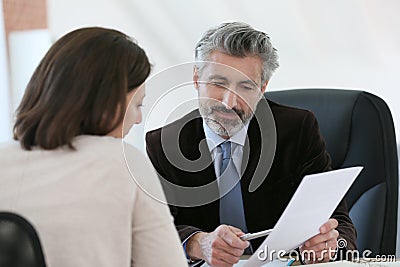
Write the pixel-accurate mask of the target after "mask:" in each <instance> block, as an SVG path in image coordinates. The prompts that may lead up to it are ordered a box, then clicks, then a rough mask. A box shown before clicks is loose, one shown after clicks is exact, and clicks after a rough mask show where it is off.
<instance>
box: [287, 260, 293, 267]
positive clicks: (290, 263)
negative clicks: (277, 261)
mask: <svg viewBox="0 0 400 267" xmlns="http://www.w3.org/2000/svg"><path fill="white" fill-rule="evenodd" d="M294 261H295V259H290V260H289V262H288V264H287V265H286V266H292V264H293V262H294Z"/></svg>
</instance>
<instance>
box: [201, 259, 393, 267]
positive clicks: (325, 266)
mask: <svg viewBox="0 0 400 267" xmlns="http://www.w3.org/2000/svg"><path fill="white" fill-rule="evenodd" d="M245 263H246V260H240V261H239V262H238V263H237V264H235V265H234V267H242V266H244V264H245ZM286 264H287V262H282V261H273V262H270V263H267V264H265V265H263V267H283V266H286ZM300 266H309V267H361V266H363V267H386V266H387V267H394V266H398V267H400V261H399V260H397V261H396V262H384V261H380V262H377V261H363V262H349V261H335V262H327V263H319V264H309V265H300ZM201 267H210V266H209V265H208V264H206V263H205V264H203V265H202V266H201Z"/></svg>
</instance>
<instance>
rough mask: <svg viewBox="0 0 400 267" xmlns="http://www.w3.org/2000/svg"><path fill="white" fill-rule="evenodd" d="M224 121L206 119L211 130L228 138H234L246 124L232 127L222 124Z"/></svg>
mask: <svg viewBox="0 0 400 267" xmlns="http://www.w3.org/2000/svg"><path fill="white" fill-rule="evenodd" d="M222 121H224V120H217V119H214V118H208V119H206V124H207V126H208V127H210V129H211V130H212V131H213V132H214V133H216V134H218V135H220V136H228V137H232V136H234V135H235V134H236V133H237V132H239V131H240V130H241V129H242V128H243V127H244V124H243V123H242V122H240V123H237V122H236V124H234V125H232V124H229V123H226V122H222Z"/></svg>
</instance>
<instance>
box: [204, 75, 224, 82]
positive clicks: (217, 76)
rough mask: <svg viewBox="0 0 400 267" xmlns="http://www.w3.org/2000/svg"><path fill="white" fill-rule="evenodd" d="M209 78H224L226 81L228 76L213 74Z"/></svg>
mask: <svg viewBox="0 0 400 267" xmlns="http://www.w3.org/2000/svg"><path fill="white" fill-rule="evenodd" d="M208 79H209V80H214V79H215V80H224V81H228V78H226V77H224V76H221V75H219V74H213V75H211V76H210V77H208Z"/></svg>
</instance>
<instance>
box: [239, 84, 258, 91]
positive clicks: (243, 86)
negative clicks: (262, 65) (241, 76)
mask: <svg viewBox="0 0 400 267" xmlns="http://www.w3.org/2000/svg"><path fill="white" fill-rule="evenodd" d="M240 89H242V90H244V91H252V90H254V89H255V87H253V86H248V85H242V86H240Z"/></svg>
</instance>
